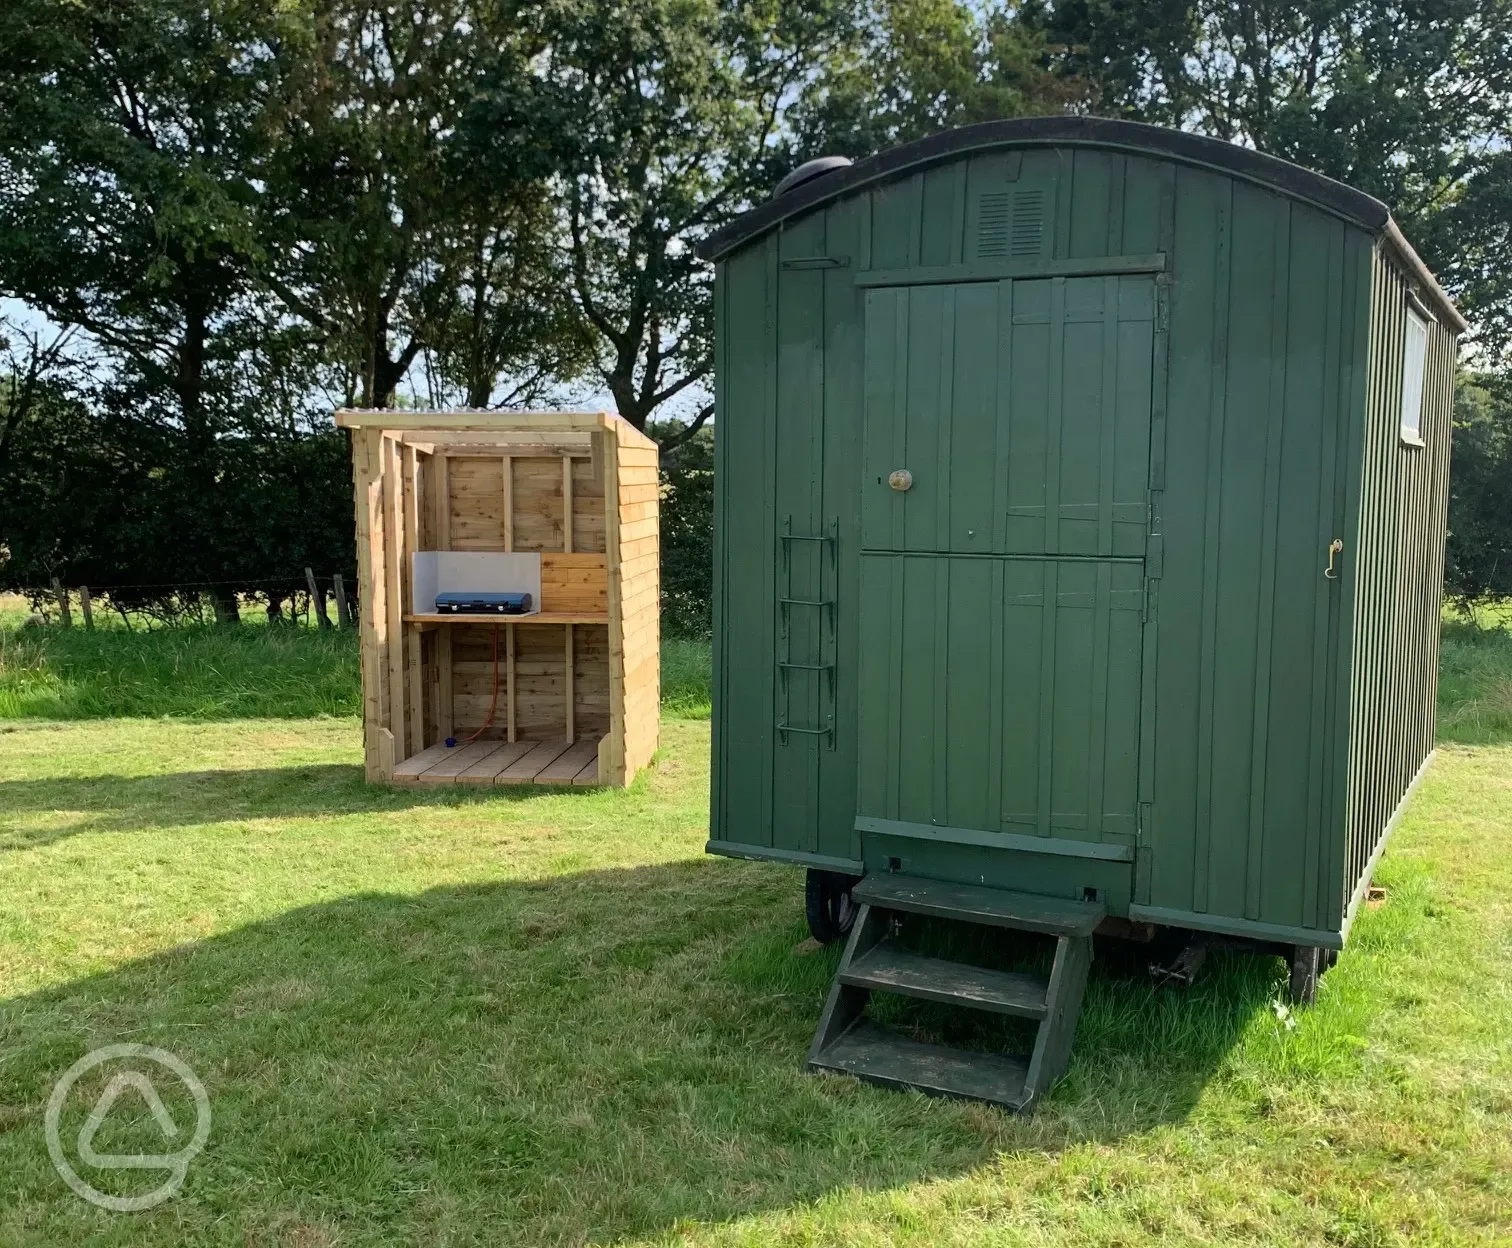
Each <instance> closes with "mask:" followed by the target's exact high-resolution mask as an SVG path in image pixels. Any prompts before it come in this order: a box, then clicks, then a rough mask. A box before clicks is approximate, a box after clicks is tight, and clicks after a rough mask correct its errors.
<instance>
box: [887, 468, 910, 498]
mask: <svg viewBox="0 0 1512 1248" xmlns="http://www.w3.org/2000/svg"><path fill="white" fill-rule="evenodd" d="M887 484H888V485H890V486H892V488H893V489H895V490H897V491H898V493H899V494H902V493H905V492H906V491H908V490H910V489H912V488H913V473H911V472H909V471H908V469H907V468H895V469H893V471H892V472H890V473H888V474H887Z"/></svg>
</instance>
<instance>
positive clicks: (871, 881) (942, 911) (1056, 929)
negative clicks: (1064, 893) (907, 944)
mask: <svg viewBox="0 0 1512 1248" xmlns="http://www.w3.org/2000/svg"><path fill="white" fill-rule="evenodd" d="M851 895H852V896H853V897H854V898H855V899H856V900H857V901H864V902H866V903H867V904H868V905H872V906H876V907H878V908H879V909H884V910H906V911H909V912H910V913H913V914H930V915H936V916H938V917H941V918H947V919H960V920H963V921H965V922H967V923H984V924H988V925H990V926H994V927H1015V928H1021V929H1023V930H1025V931H1031V932H1044V933H1046V934H1048V935H1051V936H1090V935H1092V931H1093V929H1094V928H1096V926H1097V925H1098V924H1099V923H1100V922H1102V920H1103V917H1104V916H1105V915H1106V914H1107V907H1105V906H1104V905H1103V904H1102V903H1101V902H1098V901H1068V900H1066V899H1065V898H1062V897H1040V896H1037V895H1035V894H1033V893H1010V892H1008V891H1007V890H1005V889H1000V888H982V887H980V886H979V885H975V884H947V883H944V882H942V881H940V880H925V879H920V878H919V877H917V876H911V875H890V874H877V875H868V876H867V877H866V878H865V879H863V880H862V881H861V882H860V883H859V884H857V885H856V886H855V888H853V889H852V890H851Z"/></svg>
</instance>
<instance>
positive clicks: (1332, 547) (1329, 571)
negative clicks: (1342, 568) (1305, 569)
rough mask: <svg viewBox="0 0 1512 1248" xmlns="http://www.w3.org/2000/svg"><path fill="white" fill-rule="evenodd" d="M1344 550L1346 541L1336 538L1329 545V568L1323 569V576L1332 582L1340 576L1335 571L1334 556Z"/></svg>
mask: <svg viewBox="0 0 1512 1248" xmlns="http://www.w3.org/2000/svg"><path fill="white" fill-rule="evenodd" d="M1343 549H1344V539H1343V538H1342V537H1336V538H1334V540H1333V541H1331V542H1329V543H1328V566H1327V567H1326V568H1324V569H1323V575H1324V576H1325V577H1326V578H1327V579H1328V580H1330V581H1336V580H1338V579H1339V574H1338V573H1337V572H1335V571H1334V556H1335V555H1337V554H1339V553H1340V552H1341V551H1342V550H1343Z"/></svg>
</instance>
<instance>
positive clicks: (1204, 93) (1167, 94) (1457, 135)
mask: <svg viewBox="0 0 1512 1248" xmlns="http://www.w3.org/2000/svg"><path fill="white" fill-rule="evenodd" d="M1026 20H1027V21H1028V22H1029V23H1030V24H1032V25H1034V26H1035V27H1037V28H1038V29H1039V30H1041V31H1042V32H1043V34H1044V37H1045V39H1046V40H1047V41H1048V44H1049V45H1050V47H1051V48H1052V49H1055V51H1054V52H1053V55H1052V59H1053V61H1054V62H1055V63H1057V64H1059V66H1060V67H1061V68H1062V70H1063V72H1066V73H1075V74H1079V75H1082V76H1084V77H1086V78H1087V80H1088V81H1089V83H1090V84H1091V85H1092V87H1093V89H1094V91H1095V97H1094V103H1095V106H1096V107H1097V109H1098V110H1099V111H1102V112H1111V113H1122V114H1124V115H1126V116H1132V117H1136V118H1140V119H1143V120H1147V121H1153V122H1158V123H1162V124H1166V125H1177V126H1180V127H1182V128H1183V129H1189V130H1195V131H1199V132H1201V133H1204V134H1210V135H1213V136H1215V137H1217V138H1221V139H1226V140H1229V141H1231V142H1236V143H1242V144H1246V145H1249V146H1253V147H1255V148H1258V149H1259V150H1261V151H1264V152H1269V153H1271V154H1272V155H1276V156H1281V157H1284V158H1285V159H1287V160H1292V161H1295V162H1296V163H1298V164H1300V165H1304V166H1306V167H1307V168H1310V169H1316V170H1318V171H1319V172H1321V173H1325V174H1328V175H1329V176H1331V177H1334V178H1338V179H1339V180H1340V181H1342V182H1346V183H1348V184H1349V185H1351V186H1355V187H1358V188H1359V189H1360V190H1363V191H1367V192H1369V193H1370V194H1372V195H1375V196H1376V197H1377V198H1379V199H1381V200H1383V201H1384V202H1385V203H1386V204H1388V205H1390V207H1391V209H1392V211H1393V213H1394V215H1395V216H1396V217H1397V219H1398V221H1399V222H1400V223H1401V224H1402V227H1403V229H1404V231H1405V232H1406V233H1407V234H1408V236H1409V237H1410V238H1412V240H1413V242H1414V244H1415V246H1416V247H1417V249H1418V250H1419V251H1420V252H1421V253H1422V255H1423V258H1424V259H1425V260H1426V261H1427V263H1428V265H1429V267H1430V268H1432V269H1434V270H1435V271H1436V272H1438V273H1439V274H1440V276H1441V277H1442V278H1443V279H1444V280H1445V282H1446V284H1447V285H1448V286H1449V288H1450V289H1451V291H1452V292H1453V293H1455V294H1457V295H1459V296H1460V297H1461V299H1462V303H1463V311H1465V313H1466V314H1467V316H1468V317H1469V318H1470V319H1471V321H1472V323H1473V324H1472V331H1471V335H1470V340H1471V341H1473V342H1474V343H1476V344H1477V347H1478V349H1479V350H1480V352H1481V353H1482V359H1483V362H1486V363H1491V362H1499V361H1506V360H1512V272H1509V271H1508V270H1507V269H1506V266H1505V265H1502V264H1499V263H1497V261H1499V260H1500V259H1501V257H1502V256H1504V255H1505V245H1506V242H1507V229H1508V226H1507V222H1508V221H1509V219H1512V160H1509V157H1508V155H1507V153H1506V151H1505V148H1506V140H1505V136H1506V135H1507V134H1508V132H1509V130H1512V3H1509V0H1309V2H1308V3H1305V4H1288V3H1281V2H1280V0H1196V2H1195V3H1183V4H1175V3H1171V2H1170V0H1162V2H1160V3H1156V4H1153V5H1147V6H1134V5H1125V4H1122V3H1119V0H1076V2H1075V3H1066V4H1055V3H1045V2H1040V3H1036V4H1035V5H1034V6H1033V8H1032V9H1028V10H1026Z"/></svg>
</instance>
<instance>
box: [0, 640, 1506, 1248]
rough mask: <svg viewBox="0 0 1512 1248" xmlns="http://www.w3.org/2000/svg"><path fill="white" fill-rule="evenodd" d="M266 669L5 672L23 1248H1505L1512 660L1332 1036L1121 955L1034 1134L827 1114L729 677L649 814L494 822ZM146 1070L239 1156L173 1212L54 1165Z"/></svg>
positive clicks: (1483, 656) (180, 649)
mask: <svg viewBox="0 0 1512 1248" xmlns="http://www.w3.org/2000/svg"><path fill="white" fill-rule="evenodd" d="M259 631H260V630H252V629H248V630H246V634H245V635H244V636H242V637H241V638H234V637H233V638H230V639H227V638H226V636H225V635H224V634H222V633H217V632H215V631H214V630H208V631H206V632H205V633H203V634H198V633H190V634H169V635H154V636H153V637H152V638H148V639H144V638H143V637H141V636H140V635H135V634H134V635H131V636H129V637H127V636H123V635H120V634H111V633H107V632H105V630H101V631H100V632H98V633H96V635H95V636H94V637H92V638H90V637H85V636H83V635H82V630H74V634H73V635H72V636H67V637H64V636H60V634H59V633H58V632H56V631H50V632H47V633H45V634H41V635H38V634H36V633H32V634H31V635H30V636H25V635H23V634H21V633H18V632H16V631H10V632H5V633H0V639H3V645H4V646H5V647H8V648H6V649H3V650H0V654H3V655H4V656H5V657H4V660H3V662H0V699H4V698H10V699H11V701H9V702H5V703H4V707H5V708H7V709H6V710H5V712H4V713H5V714H8V715H10V716H15V717H16V718H12V719H10V720H9V721H8V722H6V723H4V724H0V998H3V1001H0V1244H4V1245H49V1246H52V1245H60V1244H133V1245H135V1244H162V1245H177V1244H217V1245H219V1244H226V1245H284V1244H287V1245H298V1246H300V1248H310V1246H319V1245H367V1244H422V1243H423V1244H436V1245H461V1244H522V1245H534V1244H547V1243H568V1244H576V1243H584V1242H594V1243H601V1242H616V1243H618V1242H651V1243H676V1244H684V1243H688V1244H752V1245H766V1244H774V1243H781V1244H802V1245H814V1244H833V1245H850V1244H894V1243H899V1244H901V1243H909V1244H914V1243H917V1244H978V1243H980V1244H994V1245H1010V1244H1011V1245H1020V1244H1022V1245H1036V1246H1037V1245H1050V1244H1066V1245H1071V1244H1077V1245H1080V1244H1098V1245H1115V1244H1117V1245H1134V1244H1194V1245H1195V1244H1327V1245H1361V1246H1365V1245H1369V1246H1375V1245H1390V1244H1423V1243H1445V1244H1459V1243H1485V1244H1490V1243H1507V1242H1509V1241H1512V901H1509V900H1508V898H1509V894H1512V639H1509V638H1508V637H1507V636H1506V635H1505V634H1504V633H1495V632H1493V633H1490V634H1487V635H1480V634H1475V635H1470V634H1465V635H1461V634H1460V633H1459V632H1456V631H1453V630H1451V633H1450V635H1449V637H1448V638H1447V640H1446V654H1445V664H1444V671H1445V680H1444V690H1445V702H1444V705H1443V706H1442V707H1441V727H1442V734H1443V735H1444V737H1445V738H1446V743H1445V745H1444V747H1443V749H1442V750H1441V752H1440V755H1439V758H1438V761H1437V762H1436V764H1435V766H1434V767H1433V769H1432V771H1431V772H1430V774H1429V776H1428V778H1427V780H1426V781H1425V783H1424V785H1423V787H1422V789H1421V790H1420V794H1419V796H1418V798H1417V800H1416V802H1415V803H1414V805H1413V807H1412V809H1411V811H1410V813H1409V815H1408V817H1407V819H1406V821H1405V823H1404V825H1403V827H1402V829H1401V830H1400V832H1399V833H1398V836H1397V838H1396V840H1395V842H1394V844H1393V848H1392V850H1391V852H1390V853H1389V854H1388V855H1387V856H1386V858H1385V860H1384V861H1383V864H1382V866H1381V869H1380V872H1379V875H1378V880H1379V882H1380V883H1382V884H1384V885H1385V886H1386V888H1387V898H1386V901H1385V903H1384V904H1383V905H1381V906H1379V908H1376V909H1373V910H1371V911H1369V912H1368V913H1366V914H1365V915H1364V916H1363V917H1362V918H1361V920H1360V922H1359V923H1358V924H1357V926H1356V929H1355V932H1354V934H1353V937H1352V940H1351V943H1350V947H1349V949H1348V950H1347V951H1346V952H1345V954H1344V956H1343V958H1342V959H1341V961H1340V963H1339V965H1338V967H1337V968H1336V969H1335V970H1334V971H1333V972H1331V973H1330V974H1329V976H1328V977H1327V979H1326V980H1325V981H1324V985H1323V988H1322V991H1321V995H1320V1001H1319V1004H1318V1005H1317V1006H1316V1007H1315V1008H1314V1009H1312V1010H1310V1011H1304V1012H1301V1013H1299V1014H1297V1015H1295V1016H1287V1015H1286V1014H1285V1012H1284V1011H1281V1010H1278V1008H1277V1005H1278V1003H1279V1001H1280V991H1281V987H1282V966H1281V963H1280V962H1279V960H1266V959H1259V958H1254V957H1240V956H1234V957H1228V958H1224V959H1221V960H1219V961H1218V962H1217V963H1216V964H1210V967H1209V970H1208V972H1207V973H1206V975H1205V978H1204V979H1203V980H1202V981H1201V982H1200V983H1199V985H1198V986H1197V987H1196V988H1195V989H1193V990H1192V991H1190V992H1188V993H1163V994H1157V993H1154V992H1152V991H1151V990H1150V988H1149V987H1148V985H1147V983H1146V981H1145V978H1144V971H1143V967H1142V963H1141V961H1140V959H1139V958H1138V957H1132V958H1130V957H1125V958H1119V957H1117V956H1105V957H1103V958H1101V959H1100V961H1099V964H1098V967H1097V970H1096V973H1095V978H1094V981H1093V983H1092V985H1091V988H1090V990H1089V994H1088V1001H1087V1007H1086V1011H1085V1013H1084V1015H1083V1020H1082V1027H1081V1031H1080V1033H1079V1036H1078V1041H1077V1048H1076V1054H1075V1057H1074V1059H1073V1063H1072V1068H1071V1071H1070V1073H1069V1075H1068V1077H1067V1079H1066V1080H1065V1081H1064V1082H1063V1083H1062V1084H1061V1085H1060V1086H1059V1087H1058V1088H1057V1089H1056V1091H1055V1092H1054V1094H1053V1095H1052V1097H1051V1098H1050V1100H1049V1101H1048V1103H1047V1104H1045V1105H1044V1107H1043V1108H1042V1109H1041V1110H1040V1111H1039V1112H1038V1113H1037V1114H1036V1115H1035V1116H1033V1117H1032V1118H1028V1119H1018V1118H1014V1117H1010V1116H1008V1115H1005V1114H1002V1113H1000V1112H998V1111H996V1110H993V1109H988V1108H985V1107H982V1106H974V1105H964V1104H956V1103H951V1102H944V1101H933V1100H928V1099H926V1098H923V1097H921V1096H917V1095H912V1094H909V1095H904V1094H898V1093H893V1092H887V1091H883V1090H880V1089H875V1088H869V1087H864V1086H861V1085H858V1084H855V1083H852V1082H850V1081H848V1080H844V1079H839V1078H816V1077H811V1076H807V1075H804V1074H803V1073H802V1059H803V1056H804V1052H805V1050H806V1047H807V1044H808V1041H809V1039H810V1036H811V1034H812V1030H813V1027H814V1024H815V1022H816V1019H817V1016H818V1012H819V1009H820V1006H821V1004H822V1001H823V994H824V991H825V988H826V986H827V984H828V981H829V978H830V975H831V973H832V971H833V967H834V962H835V954H834V953H832V952H829V951H824V952H818V953H810V952H806V951H805V950H804V948H803V946H802V942H803V938H804V936H805V935H806V933H805V930H804V927H803V923H802V918H801V876H800V875H799V874H798V873H797V872H795V871H792V870H789V869H785V868H781V867H775V866H765V865H760V864H755V863H737V862H731V861H727V860H720V859H710V858H707V857H706V856H705V855H704V854H703V853H702V847H703V842H704V839H705V837H706V836H707V828H706V793H707V783H708V725H707V721H706V719H704V718H702V717H701V716H702V715H705V714H706V707H707V674H706V660H705V659H704V657H703V656H704V653H705V652H704V651H703V650H702V649H700V648H699V647H696V646H690V645H683V646H680V647H672V648H669V652H668V656H667V660H666V663H665V672H666V681H665V683H666V685H667V693H668V713H667V717H666V718H665V720H664V723H663V750H662V754H661V757H660V760H659V763H658V765H657V766H656V767H655V768H653V769H652V770H651V771H649V772H648V773H647V774H645V775H644V776H643V777H642V778H641V779H640V780H639V781H638V782H637V783H636V785H635V786H634V787H633V788H632V789H630V790H628V791H626V792H618V793H615V792H592V791H587V792H535V791H528V790H525V791H522V790H509V791H507V792H501V793H489V794H487V795H482V796H480V795H478V794H476V793H473V792H464V793H443V794H436V793H428V792H420V793H416V792H390V791H386V790H380V789H372V788H369V787H367V786H366V785H364V784H363V783H362V780H361V777H360V773H359V769H358V759H359V740H358V732H357V726H356V723H355V721H354V720H352V719H351V718H349V717H348V715H347V712H348V711H349V710H350V709H351V706H352V705H353V703H350V702H345V701H343V699H346V698H351V697H352V696H353V678H352V672H351V661H350V654H349V652H348V651H347V650H346V649H344V648H343V647H344V641H343V639H342V638H320V637H318V636H313V635H310V634H303V635H301V634H298V633H295V632H292V631H291V632H290V633H288V634H283V635H281V636H275V635H273V634H271V633H268V634H265V635H257V634H258V633H259ZM275 632H276V630H275ZM300 673H308V675H300ZM128 678H129V679H128ZM123 716H132V717H131V718H125V717H123ZM122 1040H124V1041H135V1042H138V1043H146V1044H154V1045H159V1046H161V1047H163V1048H167V1049H170V1050H172V1051H173V1052H175V1053H177V1054H179V1055H180V1056H181V1057H182V1058H184V1060H186V1061H187V1062H188V1063H189V1064H190V1066H191V1067H193V1068H194V1070H195V1071H197V1072H198V1073H199V1075H200V1076H201V1078H202V1079H203V1080H204V1082H205V1084H206V1087H207V1089H208V1092H209V1096H210V1100H211V1104H212V1106H213V1113H214V1122H213V1127H212V1130H211V1135H210V1139H209V1143H208V1145H207V1147H206V1149H205V1151H204V1152H203V1153H202V1154H201V1155H200V1156H199V1157H198V1158H196V1159H195V1161H194V1162H193V1163H192V1165H191V1167H190V1170H189V1177H188V1181H187V1183H186V1184H185V1186H184V1188H183V1190H182V1191H181V1192H180V1193H179V1194H178V1195H177V1196H176V1197H175V1198H173V1199H172V1200H170V1201H169V1202H168V1203H166V1204H165V1205H162V1206H160V1207H159V1208H157V1209H155V1210H152V1211H149V1212H145V1213H137V1214H112V1213H106V1212H103V1211H100V1210H97V1209H95V1208H93V1207H91V1206H89V1205H86V1204H85V1203H84V1202H82V1201H81V1200H79V1199H78V1198H77V1197H76V1196H74V1195H73V1194H72V1193H71V1192H70V1191H69V1190H68V1189H67V1188H66V1187H65V1186H64V1184H63V1182H62V1181H61V1180H60V1179H59V1178H58V1176H57V1175H56V1173H55V1172H54V1170H53V1168H52V1165H51V1163H50V1161H49V1159H48V1155H47V1150H46V1146H45V1143H44V1139H43V1130H42V1120H43V1111H44V1108H45V1105H46V1102H47V1098H48V1095H49V1093H50V1091H51V1089H52V1086H53V1083H54V1081H55V1080H56V1079H57V1078H58V1076H59V1075H60V1074H61V1073H62V1072H63V1071H64V1070H65V1069H66V1068H67V1067H68V1066H69V1065H70V1063H72V1062H73V1061H74V1060H75V1059H77V1058H78V1057H80V1056H81V1055H82V1054H84V1053H85V1052H87V1051H88V1050H89V1049H91V1048H93V1047H95V1046H97V1045H102V1044H106V1043H111V1042H115V1041H122ZM86 1084H87V1080H86ZM91 1099H92V1098H91ZM87 1104H88V1100H86V1106H87ZM122 1104H123V1105H124V1102H122ZM183 1108H184V1107H183V1106H179V1105H175V1104H174V1103H173V1102H170V1110H171V1111H173V1112H179V1111H181V1110H182V1109H183ZM82 1113H83V1111H82V1110H81V1111H79V1113H78V1116H77V1118H74V1119H70V1118H65V1123H64V1125H65V1136H67V1135H68V1132H69V1130H73V1131H75V1132H76V1131H77V1126H78V1120H77V1119H78V1118H82ZM120 1118H121V1121H120V1122H116V1121H114V1117H113V1119H112V1120H111V1121H110V1122H109V1123H108V1124H107V1130H106V1131H102V1133H101V1139H102V1140H104V1141H106V1144H101V1145H100V1147H101V1148H102V1151H108V1149H107V1147H106V1145H108V1144H111V1143H114V1144H115V1145H116V1146H118V1147H120V1148H122V1149H124V1147H125V1144H126V1142H127V1141H138V1140H145V1139H146V1138H147V1137H146V1136H145V1135H139V1133H140V1132H141V1131H142V1129H143V1123H142V1122H141V1121H140V1119H139V1118H133V1117H132V1116H131V1115H130V1114H124V1115H120ZM110 1132H114V1134H110ZM159 1138H160V1137H159ZM152 1151H155V1150H152ZM159 1177H160V1175H159V1174H157V1173H148V1174H146V1175H143V1174H141V1173H133V1172H126V1171H123V1172H116V1173H114V1174H109V1173H106V1172H100V1173H98V1174H94V1175H91V1178H92V1179H93V1180H95V1181H97V1182H98V1183H99V1184H100V1185H101V1186H107V1187H108V1186H110V1185H111V1183H114V1184H115V1185H116V1186H115V1188H114V1189H112V1190H120V1191H131V1190H142V1189H143V1188H145V1187H150V1186H153V1185H154V1184H155V1183H156V1181H157V1179H158V1178H159Z"/></svg>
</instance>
